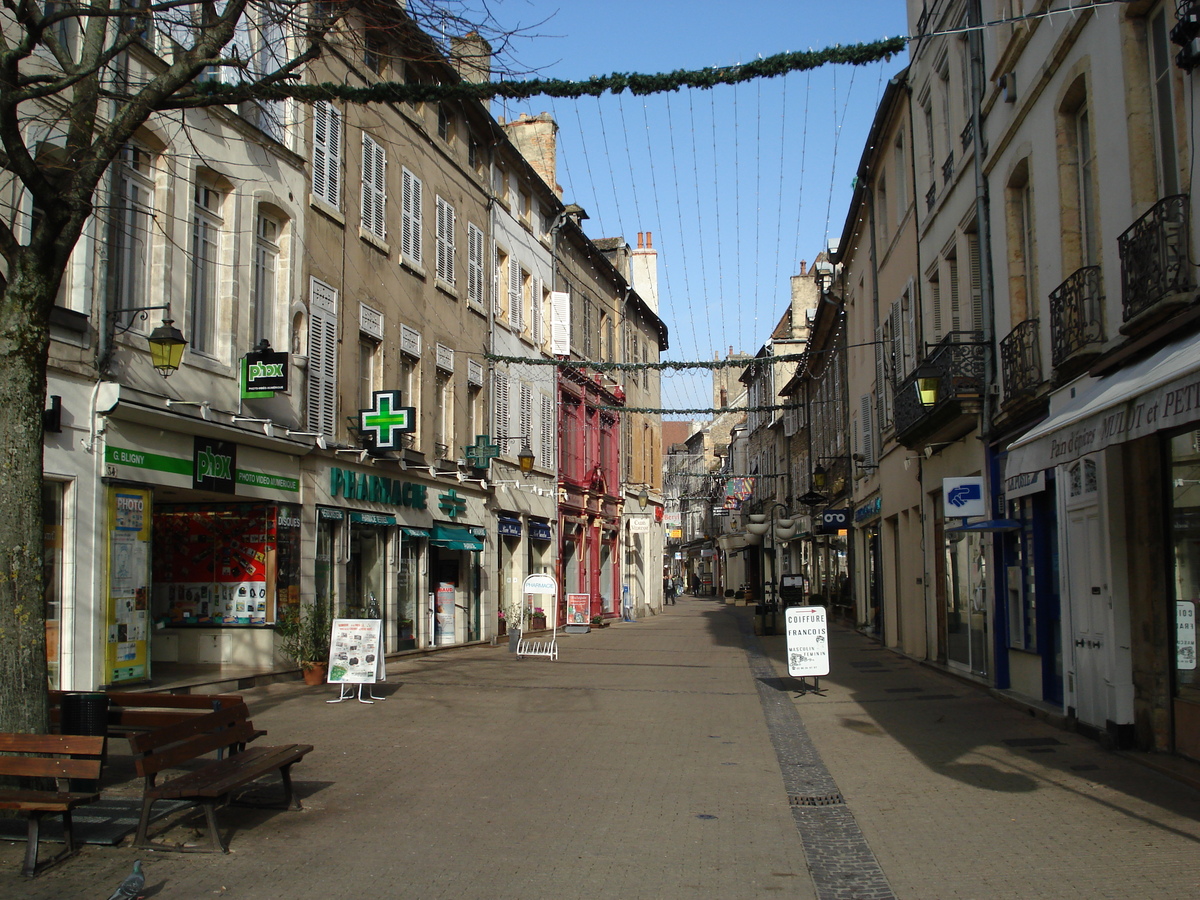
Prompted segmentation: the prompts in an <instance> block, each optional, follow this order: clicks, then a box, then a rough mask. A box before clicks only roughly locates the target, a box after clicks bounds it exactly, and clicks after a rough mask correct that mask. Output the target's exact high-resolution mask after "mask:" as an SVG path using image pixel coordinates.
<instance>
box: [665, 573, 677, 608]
mask: <svg viewBox="0 0 1200 900" xmlns="http://www.w3.org/2000/svg"><path fill="white" fill-rule="evenodd" d="M663 603H664V604H667V603H670V604H671V605H672V606H674V605H675V583H674V582H673V581H671V579H670V578H664V579H663Z"/></svg>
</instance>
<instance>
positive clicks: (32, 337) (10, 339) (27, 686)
mask: <svg viewBox="0 0 1200 900" xmlns="http://www.w3.org/2000/svg"><path fill="white" fill-rule="evenodd" d="M19 263H24V265H21V264H18V265H17V266H15V267H14V268H13V270H12V271H11V272H10V280H9V282H8V285H7V288H6V290H4V291H3V293H2V294H0V732H32V733H45V732H46V731H47V730H49V724H50V722H49V703H48V699H49V693H48V684H47V681H46V608H45V589H44V580H45V578H44V572H43V570H42V546H43V534H42V410H43V409H44V407H45V395H46V354H47V349H48V326H47V320H48V316H49V310H50V308H51V307H52V306H53V304H54V289H55V286H56V285H57V281H56V279H54V278H52V277H49V276H48V275H47V274H46V272H45V271H44V270H41V271H39V269H40V267H39V266H38V265H37V263H36V262H34V261H33V260H30V259H29V258H28V255H26V258H24V259H21V260H20V261H19Z"/></svg>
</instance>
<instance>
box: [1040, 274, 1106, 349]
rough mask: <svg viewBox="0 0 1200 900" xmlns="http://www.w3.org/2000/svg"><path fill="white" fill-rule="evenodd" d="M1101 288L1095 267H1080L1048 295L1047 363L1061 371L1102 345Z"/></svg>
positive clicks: (1102, 315) (1101, 282) (1103, 338)
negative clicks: (1048, 353) (1048, 346)
mask: <svg viewBox="0 0 1200 900" xmlns="http://www.w3.org/2000/svg"><path fill="white" fill-rule="evenodd" d="M1104 341H1105V335H1104V286H1103V280H1102V279H1101V277H1100V267H1099V266H1084V267H1083V268H1082V269H1077V270H1076V271H1075V272H1074V273H1073V274H1072V275H1071V277H1070V278H1068V279H1067V280H1066V281H1064V282H1063V283H1062V284H1060V285H1059V286H1058V287H1056V288H1055V289H1054V290H1052V291H1051V292H1050V364H1051V365H1052V366H1053V367H1054V368H1055V369H1061V368H1063V367H1064V366H1065V365H1066V364H1067V363H1068V362H1069V361H1070V360H1072V359H1075V358H1077V357H1079V356H1080V355H1087V356H1090V355H1091V354H1092V353H1098V352H1099V351H1100V348H1101V346H1102V345H1103V344H1104Z"/></svg>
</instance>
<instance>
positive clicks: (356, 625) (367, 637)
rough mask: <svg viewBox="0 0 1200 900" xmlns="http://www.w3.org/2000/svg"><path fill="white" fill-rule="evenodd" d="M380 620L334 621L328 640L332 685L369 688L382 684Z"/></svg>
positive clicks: (329, 679) (330, 680)
mask: <svg viewBox="0 0 1200 900" xmlns="http://www.w3.org/2000/svg"><path fill="white" fill-rule="evenodd" d="M382 625H383V623H382V622H381V621H380V620H379V619H334V620H333V634H332V636H331V637H330V640H329V678H328V681H329V682H330V683H331V684H371V683H372V682H375V681H383V654H382V653H381V652H380V637H381V632H382Z"/></svg>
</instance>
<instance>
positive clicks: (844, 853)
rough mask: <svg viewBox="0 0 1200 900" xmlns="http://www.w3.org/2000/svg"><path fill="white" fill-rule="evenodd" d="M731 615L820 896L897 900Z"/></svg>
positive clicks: (784, 694) (758, 652)
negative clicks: (748, 665)
mask: <svg viewBox="0 0 1200 900" xmlns="http://www.w3.org/2000/svg"><path fill="white" fill-rule="evenodd" d="M730 612H731V614H733V615H735V617H736V619H737V622H738V627H739V628H740V629H741V633H742V643H743V645H744V646H745V648H746V657H747V659H748V661H749V663H750V672H751V674H752V675H753V676H754V680H755V683H756V685H757V686H758V699H759V702H760V703H761V704H762V708H763V713H764V715H765V716H766V720H767V731H768V733H769V734H770V736H771V744H772V746H774V748H775V756H776V758H777V759H778V760H779V768H780V771H781V772H782V774H783V785H784V789H785V790H786V791H787V794H788V806H789V807H791V811H792V819H793V821H795V823H796V831H797V832H798V833H799V835H800V840H801V842H802V843H803V844H804V856H805V858H806V860H807V862H808V870H809V873H810V874H811V875H812V879H813V885H814V887H816V890H817V898H818V900H868V898H869V900H895V897H896V895H895V894H894V893H893V892H892V888H891V885H889V884H888V880H887V876H886V875H884V873H883V869H882V868H880V866H879V861H878V860H877V859H876V858H875V854H874V852H872V850H871V847H870V845H869V844H868V843H867V839H866V838H865V837H864V836H863V833H862V830H861V829H860V828H859V827H858V823H857V822H856V821H855V820H854V815H853V813H851V812H850V809H849V807H847V806H846V801H845V798H844V797H843V796H842V793H841V791H839V790H838V786H837V784H836V783H835V782H834V780H833V776H832V775H830V774H829V770H828V769H827V768H825V763H824V762H822V761H821V757H820V754H818V753H817V749H816V747H814V746H813V743H812V740H811V739H810V738H809V736H808V731H807V730H806V729H805V727H804V723H803V722H802V721H801V720H800V714H799V713H798V712H797V711H796V707H795V705H794V704H793V703H792V700H791V698H790V696H789V692H788V691H785V690H779V689H778V688H777V687H774V685H776V684H778V683H779V679H778V677H777V676H776V674H775V670H774V669H773V668H772V666H771V662H770V660H769V659H768V658H767V656H766V654H765V653H764V652H763V649H762V643H761V642H760V641H759V639H758V637H757V636H756V635H755V634H754V628H753V622H752V620H751V619H750V618H749V617H748V616H738V615H736V614H735V613H733V612H732V610H730Z"/></svg>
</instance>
